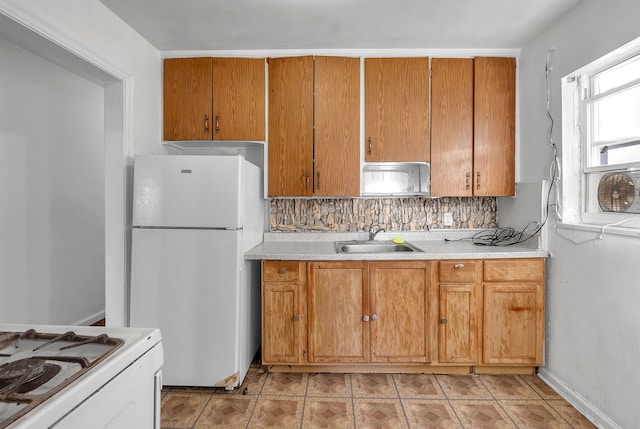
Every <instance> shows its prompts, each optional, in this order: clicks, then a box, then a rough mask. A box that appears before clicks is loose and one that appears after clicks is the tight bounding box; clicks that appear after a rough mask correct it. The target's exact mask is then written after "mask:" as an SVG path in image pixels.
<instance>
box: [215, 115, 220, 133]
mask: <svg viewBox="0 0 640 429" xmlns="http://www.w3.org/2000/svg"><path fill="white" fill-rule="evenodd" d="M218 131H220V116H218V115H216V132H218Z"/></svg>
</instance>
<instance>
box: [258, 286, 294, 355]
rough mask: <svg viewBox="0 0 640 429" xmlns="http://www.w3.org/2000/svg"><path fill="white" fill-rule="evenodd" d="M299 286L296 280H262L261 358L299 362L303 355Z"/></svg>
mask: <svg viewBox="0 0 640 429" xmlns="http://www.w3.org/2000/svg"><path fill="white" fill-rule="evenodd" d="M301 289H302V286H301V285H300V284H296V283H266V282H265V283H264V286H263V288H262V361H263V363H265V364H270V363H299V362H302V358H303V355H304V344H303V341H302V332H303V331H304V314H302V308H301V305H300V299H301Z"/></svg>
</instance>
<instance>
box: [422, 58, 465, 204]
mask: <svg viewBox="0 0 640 429" xmlns="http://www.w3.org/2000/svg"><path fill="white" fill-rule="evenodd" d="M472 174H473V59H472V58H433V59H432V60H431V195H432V196H451V197H453V196H462V197H468V196H471V195H473V189H472V184H473V179H472V177H471V175H472Z"/></svg>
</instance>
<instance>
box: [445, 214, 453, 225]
mask: <svg viewBox="0 0 640 429" xmlns="http://www.w3.org/2000/svg"><path fill="white" fill-rule="evenodd" d="M444 226H453V214H451V213H449V212H446V213H445V214H444Z"/></svg>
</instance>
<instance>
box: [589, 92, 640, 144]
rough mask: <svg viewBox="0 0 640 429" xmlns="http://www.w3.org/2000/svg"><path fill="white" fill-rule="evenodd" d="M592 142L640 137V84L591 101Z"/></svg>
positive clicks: (598, 142)
mask: <svg viewBox="0 0 640 429" xmlns="http://www.w3.org/2000/svg"><path fill="white" fill-rule="evenodd" d="M591 112H592V116H591V120H592V121H593V122H592V123H593V128H592V129H593V136H592V144H600V143H602V142H612V141H617V140H628V139H633V138H635V137H640V86H634V87H631V88H628V89H626V90H624V91H620V92H617V93H614V94H612V95H610V96H608V97H605V98H601V99H599V100H597V101H594V102H592V103H591Z"/></svg>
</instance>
